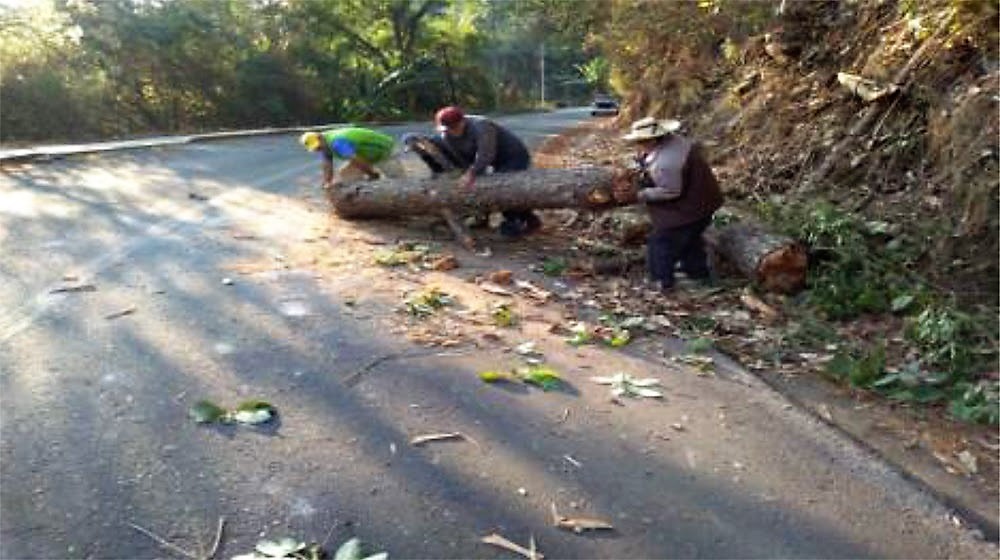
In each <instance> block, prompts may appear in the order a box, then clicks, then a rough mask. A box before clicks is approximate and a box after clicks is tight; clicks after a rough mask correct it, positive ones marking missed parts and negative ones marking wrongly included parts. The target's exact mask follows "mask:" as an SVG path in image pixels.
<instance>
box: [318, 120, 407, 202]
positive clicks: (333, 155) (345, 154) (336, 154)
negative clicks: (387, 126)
mask: <svg viewBox="0 0 1000 560" xmlns="http://www.w3.org/2000/svg"><path fill="white" fill-rule="evenodd" d="M299 141H300V142H301V143H302V145H303V146H304V147H305V149H307V150H309V151H310V152H319V153H320V156H321V157H322V158H323V188H324V189H333V188H334V187H336V186H337V185H340V184H344V183H351V182H354V181H359V180H361V179H366V178H367V179H378V178H379V177H381V176H383V175H384V176H386V177H401V176H403V172H402V167H401V166H400V164H399V162H398V161H396V158H395V155H396V154H395V151H394V148H395V141H394V140H393V138H392V137H391V136H387V135H385V134H382V133H380V132H375V131H374V130H369V129H367V128H361V127H348V128H337V129H333V130H326V131H323V132H315V131H313V132H306V133H305V134H303V135H302V137H301V138H299ZM334 159H337V160H341V161H344V164H343V165H341V166H340V167H339V168H337V170H336V172H334V169H333V160H334Z"/></svg>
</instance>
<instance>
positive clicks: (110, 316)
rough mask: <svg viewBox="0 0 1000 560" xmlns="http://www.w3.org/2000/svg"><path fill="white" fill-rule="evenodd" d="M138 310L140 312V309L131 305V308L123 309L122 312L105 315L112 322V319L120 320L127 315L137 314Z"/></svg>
mask: <svg viewBox="0 0 1000 560" xmlns="http://www.w3.org/2000/svg"><path fill="white" fill-rule="evenodd" d="M137 310H138V308H137V307H136V306H134V305H130V306H128V307H126V308H125V309H122V310H121V311H115V312H114V313H109V314H107V315H105V316H104V318H105V319H107V320H109V321H110V320H112V319H118V318H120V317H124V316H126V315H131V314H133V313H135V312H136V311H137Z"/></svg>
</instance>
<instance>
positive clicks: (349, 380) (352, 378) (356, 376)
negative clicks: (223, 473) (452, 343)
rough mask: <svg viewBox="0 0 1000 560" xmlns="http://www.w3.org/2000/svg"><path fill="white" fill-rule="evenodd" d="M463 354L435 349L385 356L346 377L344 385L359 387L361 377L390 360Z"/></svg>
mask: <svg viewBox="0 0 1000 560" xmlns="http://www.w3.org/2000/svg"><path fill="white" fill-rule="evenodd" d="M462 354H464V352H442V351H441V350H440V349H435V350H431V351H427V350H424V351H419V352H394V353H392V354H384V355H382V356H379V357H377V358H375V359H374V360H372V361H370V362H368V363H367V364H365V365H364V366H362V367H361V368H360V369H358V370H357V371H355V372H354V373H352V374H350V375H348V376H347V377H345V378H344V385H347V386H348V387H353V386H355V385H357V384H358V381H360V380H361V376H363V375H364V374H366V373H368V372H369V371H371V370H373V369H375V368H376V367H377V366H379V365H380V364H382V363H384V362H388V361H389V360H398V359H400V358H426V357H428V356H461V355H462Z"/></svg>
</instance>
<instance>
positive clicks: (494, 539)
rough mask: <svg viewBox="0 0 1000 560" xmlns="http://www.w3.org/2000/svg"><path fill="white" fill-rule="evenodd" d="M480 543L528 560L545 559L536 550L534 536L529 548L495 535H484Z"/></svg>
mask: <svg viewBox="0 0 1000 560" xmlns="http://www.w3.org/2000/svg"><path fill="white" fill-rule="evenodd" d="M481 542H483V543H485V544H491V545H493V546H498V547H500V548H502V549H504V550H507V551H510V552H514V553H516V554H520V555H521V556H524V557H525V558H527V559H528V560H542V559H543V558H545V555H544V554H542V553H541V552H538V551H537V550H536V547H535V537H534V535H532V537H531V541H530V544H529V545H528V546H529V548H524V547H523V546H521V545H519V544H517V543H513V542H511V541H509V540H507V539H505V538H504V537H502V536H500V535H498V534H496V533H493V534H490V535H486V536H485V537H483V538H482V540H481Z"/></svg>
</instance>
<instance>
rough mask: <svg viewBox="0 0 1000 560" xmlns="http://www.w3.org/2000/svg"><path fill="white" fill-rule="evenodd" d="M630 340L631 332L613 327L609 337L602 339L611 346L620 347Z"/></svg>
mask: <svg viewBox="0 0 1000 560" xmlns="http://www.w3.org/2000/svg"><path fill="white" fill-rule="evenodd" d="M631 340H632V333H630V332H629V331H628V330H627V329H615V330H614V331H613V332H612V334H611V336H610V337H609V338H605V339H604V343H605V344H607V345H608V346H610V347H612V348H621V347H622V346H625V345H626V344H628V343H629V342H630V341H631Z"/></svg>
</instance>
